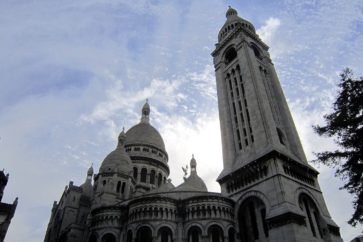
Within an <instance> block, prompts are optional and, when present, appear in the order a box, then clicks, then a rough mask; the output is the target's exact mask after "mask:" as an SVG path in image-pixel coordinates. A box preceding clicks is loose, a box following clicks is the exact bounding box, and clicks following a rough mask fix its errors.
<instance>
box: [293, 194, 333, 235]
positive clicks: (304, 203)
mask: <svg viewBox="0 0 363 242" xmlns="http://www.w3.org/2000/svg"><path fill="white" fill-rule="evenodd" d="M298 206H299V208H300V210H301V211H302V212H303V214H304V216H305V225H306V226H307V228H308V229H309V231H310V232H311V234H312V235H313V236H314V237H316V238H321V239H324V237H325V234H326V233H327V231H328V226H327V224H326V222H325V220H324V218H323V217H322V215H321V209H320V208H319V207H318V203H317V202H316V200H315V199H314V197H313V196H311V195H310V194H309V193H306V192H305V191H304V192H300V193H299V196H298Z"/></svg>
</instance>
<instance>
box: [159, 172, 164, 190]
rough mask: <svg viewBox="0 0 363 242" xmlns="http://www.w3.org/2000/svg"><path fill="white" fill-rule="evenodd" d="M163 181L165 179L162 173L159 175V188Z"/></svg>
mask: <svg viewBox="0 0 363 242" xmlns="http://www.w3.org/2000/svg"><path fill="white" fill-rule="evenodd" d="M162 180H163V177H162V175H161V173H159V175H158V186H159V187H160V186H161V182H162Z"/></svg>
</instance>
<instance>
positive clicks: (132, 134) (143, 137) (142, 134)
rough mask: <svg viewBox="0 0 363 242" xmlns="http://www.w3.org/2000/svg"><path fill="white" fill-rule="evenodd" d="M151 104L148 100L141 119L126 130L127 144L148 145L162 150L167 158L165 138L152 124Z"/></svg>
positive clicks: (127, 145)
mask: <svg viewBox="0 0 363 242" xmlns="http://www.w3.org/2000/svg"><path fill="white" fill-rule="evenodd" d="M149 117H150V105H149V103H148V101H146V103H145V104H144V106H143V107H142V112H141V121H140V123H138V124H137V125H135V126H133V127H132V128H130V129H129V130H128V131H127V132H126V136H127V138H126V140H125V146H126V147H130V146H138V145H139V146H140V147H141V146H147V147H149V148H150V149H153V148H154V149H156V150H157V152H159V151H161V153H162V155H163V156H165V158H166V159H167V153H166V151H165V144H164V140H163V138H162V137H161V135H160V133H159V132H158V131H157V130H156V129H155V128H154V127H153V126H152V125H151V124H150V122H149V121H150V120H149Z"/></svg>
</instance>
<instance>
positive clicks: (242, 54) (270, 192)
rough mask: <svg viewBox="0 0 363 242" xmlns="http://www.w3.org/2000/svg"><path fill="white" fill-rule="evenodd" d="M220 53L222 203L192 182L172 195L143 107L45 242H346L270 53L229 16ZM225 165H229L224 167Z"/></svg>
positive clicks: (73, 194)
mask: <svg viewBox="0 0 363 242" xmlns="http://www.w3.org/2000/svg"><path fill="white" fill-rule="evenodd" d="M226 17H227V20H226V22H225V24H224V25H223V27H222V28H221V30H220V31H219V34H218V43H217V44H216V46H215V50H214V51H213V53H212V56H213V60H214V67H215V74H216V82H217V93H218V107H219V117H220V127H221V135H222V137H221V138H222V146H223V147H222V150H223V167H224V169H223V171H222V172H221V174H220V175H219V177H218V178H217V181H218V182H219V184H220V186H221V193H212V192H208V191H207V187H206V185H205V183H204V181H203V180H202V179H201V178H200V177H199V176H198V172H197V168H198V167H197V161H196V160H195V159H194V157H192V158H191V161H190V168H191V171H190V174H189V176H188V177H186V178H185V179H184V182H183V183H182V184H180V185H178V186H174V185H173V184H172V183H171V182H170V180H169V179H168V176H169V173H170V170H169V165H168V160H169V157H168V153H167V151H166V148H165V145H164V141H163V138H162V137H161V135H160V133H159V132H158V131H157V130H156V129H155V128H154V127H153V126H152V125H151V124H150V121H149V116H150V106H149V104H148V103H146V104H145V105H144V107H143V108H142V113H141V120H140V122H139V123H138V124H136V125H135V126H133V127H132V128H130V129H129V130H127V132H124V131H122V132H121V133H120V135H119V138H118V144H117V147H116V149H115V150H114V151H112V152H111V153H110V154H109V155H107V156H106V158H105V159H104V160H103V162H102V164H101V167H100V169H99V171H98V173H96V174H94V171H93V168H92V167H91V168H90V169H89V170H88V172H87V178H86V181H85V183H84V184H82V185H80V186H76V185H74V184H73V183H72V182H70V183H69V186H67V187H66V189H65V191H64V192H63V194H62V196H61V199H60V200H59V202H58V203H57V202H54V205H53V209H52V213H51V217H50V221H49V225H48V229H47V232H46V235H45V241H46V242H65V241H68V242H116V241H117V242H257V241H258V242H298V241H307V242H315V241H316V242H317V241H331V242H335V241H342V239H341V237H340V234H339V227H338V226H337V225H336V224H335V223H334V221H333V220H332V218H331V217H330V215H329V212H328V210H327V207H326V205H325V202H324V198H323V195H322V192H321V190H320V187H319V184H318V180H317V177H318V174H319V173H318V172H317V171H316V170H315V169H314V168H313V167H311V166H310V165H309V164H308V162H307V160H306V157H305V154H304V151H303V148H302V146H301V143H300V140H299V137H298V134H297V131H296V128H295V126H294V122H293V119H292V117H291V114H290V111H289V108H288V106H287V103H286V100H285V97H284V94H283V91H282V89H281V86H280V83H279V80H278V77H277V75H276V72H275V69H274V65H273V63H272V61H271V59H270V57H269V53H268V46H267V45H266V44H265V43H263V42H262V41H261V39H260V38H259V36H258V35H257V34H256V32H255V28H254V26H253V25H252V24H251V23H250V22H248V21H247V20H245V19H243V18H241V17H239V16H238V14H237V11H236V10H235V9H233V8H229V9H228V11H227V13H226ZM221 162H222V161H221Z"/></svg>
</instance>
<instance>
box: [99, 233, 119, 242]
mask: <svg viewBox="0 0 363 242" xmlns="http://www.w3.org/2000/svg"><path fill="white" fill-rule="evenodd" d="M101 241H102V242H116V238H115V236H114V235H113V234H105V235H104V236H103V237H102V240H101Z"/></svg>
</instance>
